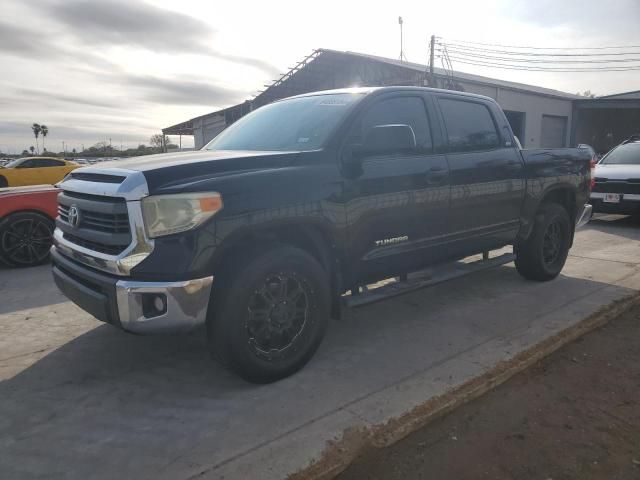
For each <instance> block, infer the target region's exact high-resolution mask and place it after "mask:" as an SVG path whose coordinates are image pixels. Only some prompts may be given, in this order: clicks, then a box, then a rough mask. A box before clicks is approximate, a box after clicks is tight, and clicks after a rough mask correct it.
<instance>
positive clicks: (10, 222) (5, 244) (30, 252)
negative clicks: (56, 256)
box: [0, 212, 54, 267]
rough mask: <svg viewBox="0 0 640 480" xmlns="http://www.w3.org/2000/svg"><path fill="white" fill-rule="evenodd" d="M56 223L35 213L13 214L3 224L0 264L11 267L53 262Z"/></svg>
mask: <svg viewBox="0 0 640 480" xmlns="http://www.w3.org/2000/svg"><path fill="white" fill-rule="evenodd" d="M53 228H54V227H53V221H51V219H50V218H49V217H46V216H44V215H41V214H39V213H35V212H18V213H13V214H11V215H9V216H7V217H6V218H4V219H2V220H0V260H1V261H2V262H3V263H5V264H7V265H8V266H10V267H33V266H35V265H41V264H43V263H45V262H47V261H49V250H50V249H51V244H52V241H53Z"/></svg>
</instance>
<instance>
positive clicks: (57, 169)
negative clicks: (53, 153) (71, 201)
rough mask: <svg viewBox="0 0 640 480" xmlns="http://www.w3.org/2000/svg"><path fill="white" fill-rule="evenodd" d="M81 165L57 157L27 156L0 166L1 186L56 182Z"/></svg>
mask: <svg viewBox="0 0 640 480" xmlns="http://www.w3.org/2000/svg"><path fill="white" fill-rule="evenodd" d="M79 166H80V165H78V164H76V163H73V162H70V161H68V160H63V159H62V158H55V157H25V158H19V159H17V160H14V161H13V162H9V163H7V164H6V165H5V166H4V167H0V188H4V187H21V186H23V185H45V184H51V185H53V184H55V183H58V182H59V181H60V180H62V179H63V178H64V177H65V175H66V174H67V173H69V172H70V171H71V170H74V169H76V168H78V167H79Z"/></svg>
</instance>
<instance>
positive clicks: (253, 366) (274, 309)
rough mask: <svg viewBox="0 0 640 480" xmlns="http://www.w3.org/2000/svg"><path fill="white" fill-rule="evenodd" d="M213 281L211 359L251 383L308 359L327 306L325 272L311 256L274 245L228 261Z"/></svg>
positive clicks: (295, 367) (209, 328)
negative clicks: (220, 273) (243, 258)
mask: <svg viewBox="0 0 640 480" xmlns="http://www.w3.org/2000/svg"><path fill="white" fill-rule="evenodd" d="M225 271H226V272H228V274H227V275H225ZM218 279H219V280H220V282H219V283H218ZM215 282H216V283H215V284H214V291H213V294H212V300H211V305H210V308H209V318H208V319H207V335H208V340H209V345H210V348H211V350H212V353H213V355H214V357H215V358H216V359H218V360H219V361H220V362H221V363H223V364H225V365H226V366H228V367H229V368H230V369H231V370H233V371H234V372H236V373H237V374H238V375H240V376H241V377H242V378H244V379H245V380H248V381H250V382H254V383H269V382H273V381H276V380H279V379H281V378H284V377H287V376H289V375H291V374H293V373H294V372H296V371H297V370H299V369H300V368H301V367H303V366H304V365H305V364H306V363H307V362H308V361H309V360H310V359H311V357H312V356H313V354H314V353H315V351H316V350H317V348H318V346H319V345H320V342H321V341H322V339H323V337H324V334H325V331H326V328H327V322H328V317H329V314H330V305H331V298H330V288H329V277H328V275H327V273H326V271H325V270H324V268H323V267H322V266H321V265H320V264H319V263H318V261H317V260H316V259H315V258H314V257H312V256H311V255H309V254H308V253H306V252H305V251H304V250H301V249H299V248H296V247H291V246H280V245H277V246H274V247H271V248H267V249H266V250H264V251H262V252H259V253H257V254H255V255H250V256H249V257H248V258H246V259H245V260H243V261H240V260H239V261H238V262H236V263H233V264H229V265H228V266H227V268H226V269H224V270H223V272H222V277H221V278H220V277H216V280H215Z"/></svg>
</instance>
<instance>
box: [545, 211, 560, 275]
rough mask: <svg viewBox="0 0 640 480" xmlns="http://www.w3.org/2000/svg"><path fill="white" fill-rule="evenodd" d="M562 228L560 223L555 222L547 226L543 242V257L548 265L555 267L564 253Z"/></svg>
mask: <svg viewBox="0 0 640 480" xmlns="http://www.w3.org/2000/svg"><path fill="white" fill-rule="evenodd" d="M562 244H563V238H562V227H561V226H560V222H558V221H553V222H551V223H549V225H547V229H546V230H545V232H544V239H543V241H542V255H543V259H544V263H545V264H546V265H553V264H554V263H556V262H557V261H558V257H559V256H560V253H561V251H562Z"/></svg>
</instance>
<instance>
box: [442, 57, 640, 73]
mask: <svg viewBox="0 0 640 480" xmlns="http://www.w3.org/2000/svg"><path fill="white" fill-rule="evenodd" d="M449 58H450V59H451V60H455V61H456V62H458V63H463V64H466V65H476V66H480V67H493V68H501V69H504V70H525V71H534V72H626V71H637V70H640V65H637V66H636V65H634V66H621V67H588V68H579V67H573V68H572V67H543V66H526V65H518V64H508V63H495V62H489V61H483V60H476V61H472V60H470V59H468V58H462V57H456V56H449Z"/></svg>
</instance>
